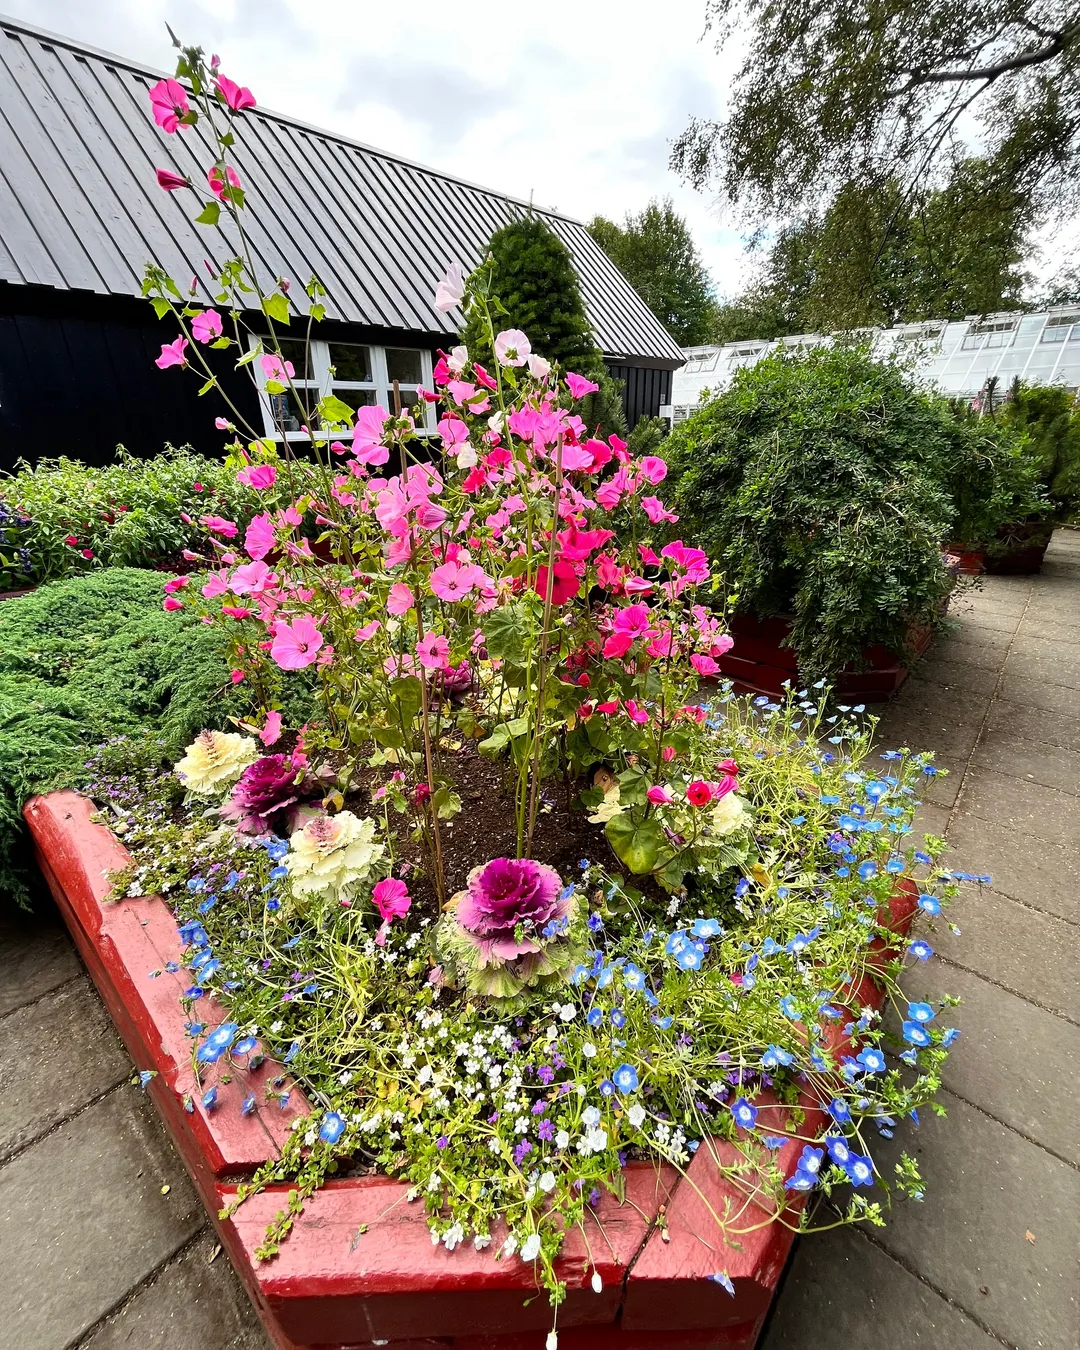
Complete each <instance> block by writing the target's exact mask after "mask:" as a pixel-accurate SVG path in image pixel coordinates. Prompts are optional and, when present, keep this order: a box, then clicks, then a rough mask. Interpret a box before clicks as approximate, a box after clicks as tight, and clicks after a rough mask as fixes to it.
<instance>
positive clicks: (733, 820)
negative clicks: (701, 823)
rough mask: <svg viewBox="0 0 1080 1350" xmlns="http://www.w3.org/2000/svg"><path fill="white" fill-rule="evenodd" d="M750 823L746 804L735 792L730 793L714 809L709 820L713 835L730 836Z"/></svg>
mask: <svg viewBox="0 0 1080 1350" xmlns="http://www.w3.org/2000/svg"><path fill="white" fill-rule="evenodd" d="M749 823H750V815H749V812H748V811H747V809H746V803H745V802H744V801H743V799H742V798H741V797H740V796H738V795H737V794H736V793H734V792H729V793H727V794H726V795H725V796H723V797H721V798H720V800H719V801H718V802H717V803H716V805H715V806H714V807H713V809H712V812H711V814H710V819H709V828H710V829H711V831H712V833H713V834H730V833H731V832H732V830H739V829H742V827H743V826H744V825H748V824H749Z"/></svg>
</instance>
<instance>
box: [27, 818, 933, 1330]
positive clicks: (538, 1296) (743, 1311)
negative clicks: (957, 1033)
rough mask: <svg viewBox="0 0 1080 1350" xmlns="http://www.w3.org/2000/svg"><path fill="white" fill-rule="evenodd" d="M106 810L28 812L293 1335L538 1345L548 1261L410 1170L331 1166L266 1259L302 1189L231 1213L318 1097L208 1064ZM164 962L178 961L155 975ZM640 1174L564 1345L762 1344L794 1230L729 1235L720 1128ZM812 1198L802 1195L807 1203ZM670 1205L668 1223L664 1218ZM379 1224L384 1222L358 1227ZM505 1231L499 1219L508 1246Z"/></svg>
mask: <svg viewBox="0 0 1080 1350" xmlns="http://www.w3.org/2000/svg"><path fill="white" fill-rule="evenodd" d="M93 811H94V808H93V806H92V804H91V803H90V802H89V801H87V799H86V798H84V797H81V796H79V795H78V794H76V793H73V792H56V793H51V794H49V795H48V796H45V797H35V798H33V799H32V800H31V801H30V802H29V803H28V805H27V807H26V810H25V812H24V814H25V817H26V820H27V823H28V824H29V827H30V831H31V834H32V836H33V840H34V847H35V852H36V855H37V858H38V861H39V863H40V865H41V869H42V872H43V873H44V875H45V878H46V880H47V881H48V883H49V886H50V888H51V890H52V892H53V894H54V895H55V897H56V900H57V903H58V904H59V906H60V909H61V911H62V913H63V915H64V918H65V920H66V922H67V924H68V927H69V928H70V930H71V933H72V936H73V937H74V939H75V942H76V945H77V946H78V948H79V951H80V952H81V954H82V956H83V959H84V960H85V962H86V965H87V967H88V969H89V971H90V974H91V975H92V977H93V979H94V983H95V984H96V985H97V988H98V990H99V992H100V994H101V996H102V998H103V999H104V1001H105V1004H106V1006H107V1007H108V1009H109V1012H110V1013H111V1015H112V1018H113V1021H114V1022H115V1023H116V1026H117V1029H118V1030H119V1032H120V1035H121V1036H122V1037H123V1039H124V1043H125V1044H126V1046H127V1048H128V1051H129V1052H130V1054H131V1056H132V1058H133V1060H134V1061H135V1064H136V1065H137V1067H139V1068H140V1069H148V1070H155V1071H156V1073H157V1076H156V1077H155V1078H153V1079H152V1080H151V1081H150V1084H149V1088H148V1091H149V1093H150V1096H151V1097H152V1098H153V1100H154V1103H155V1105H156V1106H157V1108H158V1110H159V1111H160V1113H161V1116H162V1118H163V1120H164V1122H165V1124H166V1126H167V1128H168V1130H169V1133H170V1134H171V1136H172V1139H173V1142H174V1144H175V1145H176V1148H177V1150H178V1151H179V1153H180V1155H181V1157H182V1158H183V1160H184V1162H185V1164H186V1165H187V1168H188V1171H189V1172H190V1173H191V1176H192V1179H193V1180H194V1182H195V1185H196V1186H197V1188H198V1190H199V1193H200V1195H201V1197H202V1199H203V1202H204V1204H205V1205H206V1208H207V1210H208V1211H209V1213H210V1215H211V1217H212V1218H213V1221H214V1223H215V1224H216V1225H217V1229H218V1233H219V1236H220V1239H221V1242H222V1244H223V1245H224V1247H225V1249H226V1251H227V1252H228V1253H229V1256H230V1257H231V1259H232V1262H233V1264H234V1266H235V1267H236V1270H237V1272H238V1273H239V1275H240V1277H241V1279H242V1280H243V1282H244V1284H245V1286H246V1288H247V1290H248V1293H249V1294H250V1296H251V1299H252V1302H253V1303H254V1305H255V1308H256V1310H257V1311H258V1313H259V1316H260V1317H261V1318H262V1320H263V1322H264V1324H265V1326H266V1329H267V1331H268V1333H269V1335H270V1337H271V1339H272V1341H273V1342H274V1344H275V1346H277V1347H278V1350H360V1348H361V1347H364V1348H365V1350H366V1348H367V1347H372V1346H379V1345H385V1346H389V1347H390V1350H540V1347H541V1346H542V1345H543V1344H544V1338H545V1336H546V1333H547V1331H548V1329H549V1328H550V1325H551V1310H550V1307H549V1305H548V1301H547V1298H546V1296H545V1295H544V1294H543V1293H542V1292H541V1293H538V1292H537V1289H536V1286H535V1282H534V1278H533V1271H532V1268H531V1266H527V1265H525V1264H524V1263H523V1262H521V1261H520V1260H519V1259H518V1258H516V1257H514V1258H511V1259H509V1260H502V1261H496V1260H494V1258H493V1257H492V1254H491V1250H490V1249H489V1250H488V1251H483V1252H476V1251H474V1250H473V1248H472V1246H471V1245H466V1246H464V1247H462V1248H459V1249H458V1250H456V1251H454V1252H447V1251H446V1250H445V1249H444V1248H443V1247H441V1246H440V1247H434V1246H433V1245H432V1242H431V1237H430V1234H429V1232H428V1228H427V1222H426V1217H425V1214H424V1212H423V1209H422V1207H421V1206H420V1205H419V1204H415V1203H414V1204H410V1203H408V1202H406V1200H405V1195H406V1192H407V1190H408V1187H407V1186H406V1185H405V1184H403V1183H400V1182H397V1181H392V1180H390V1179H389V1178H386V1177H364V1178H353V1179H345V1180H338V1181H331V1182H329V1183H328V1184H327V1185H326V1186H325V1187H324V1188H323V1189H322V1190H321V1191H319V1192H318V1193H317V1194H316V1195H315V1196H314V1197H313V1198H312V1199H311V1200H310V1201H309V1202H308V1204H307V1207H306V1209H305V1211H304V1214H303V1215H302V1216H301V1218H300V1219H299V1220H298V1221H297V1223H296V1227H295V1230H294V1232H293V1233H292V1235H291V1236H290V1237H289V1238H288V1239H287V1240H286V1241H285V1242H283V1243H282V1245H281V1252H280V1255H279V1256H277V1257H275V1258H274V1259H273V1260H272V1261H269V1262H263V1263H257V1262H256V1261H255V1257H254V1251H255V1248H256V1247H257V1246H258V1245H259V1244H260V1243H261V1241H262V1238H263V1234H264V1232H265V1229H266V1226H267V1223H268V1222H269V1221H270V1220H271V1219H272V1218H273V1217H274V1215H275V1214H276V1213H277V1212H278V1211H279V1210H281V1209H282V1208H283V1207H284V1204H285V1199H286V1196H287V1194H288V1190H289V1188H288V1187H287V1186H276V1187H273V1188H271V1189H270V1190H268V1191H266V1192H264V1193H262V1194H260V1195H258V1196H254V1197H252V1199H250V1200H248V1201H247V1202H246V1203H245V1204H244V1205H242V1206H241V1208H240V1209H239V1211H238V1212H237V1213H236V1215H235V1216H234V1217H233V1218H232V1219H229V1220H225V1221H221V1220H219V1219H218V1218H217V1214H218V1211H219V1209H221V1208H222V1207H223V1205H225V1204H227V1203H228V1201H229V1200H230V1198H231V1197H232V1196H233V1195H234V1194H235V1190H236V1186H237V1184H238V1182H239V1181H241V1180H242V1179H243V1178H244V1177H245V1176H250V1174H251V1173H252V1172H253V1171H254V1170H255V1169H256V1168H257V1167H258V1166H259V1164H260V1163H262V1162H263V1161H264V1160H266V1159H267V1158H269V1157H272V1156H275V1155H276V1153H277V1150H278V1149H279V1147H280V1145H281V1143H282V1142H283V1140H284V1139H285V1137H286V1135H287V1134H288V1131H289V1128H290V1126H291V1123H292V1121H293V1120H294V1119H296V1118H297V1117H298V1116H304V1115H306V1114H307V1112H308V1104H307V1102H306V1100H305V1099H304V1097H303V1094H302V1093H301V1091H300V1090H299V1089H298V1088H296V1087H295V1086H292V1089H291V1092H290V1095H289V1101H288V1104H287V1105H286V1107H285V1109H281V1108H279V1106H278V1105H277V1102H276V1099H275V1101H274V1102H271V1103H270V1104H269V1105H268V1104H267V1103H266V1102H265V1101H264V1100H263V1096H264V1085H265V1084H266V1082H267V1081H268V1080H270V1079H275V1080H276V1079H277V1078H278V1077H279V1076H284V1075H285V1073H286V1071H285V1070H284V1069H283V1068H282V1067H281V1066H280V1065H279V1064H276V1063H274V1062H273V1061H267V1062H265V1063H264V1064H263V1065H262V1066H261V1067H260V1068H259V1069H257V1070H255V1071H254V1072H247V1071H242V1070H238V1069H237V1067H236V1066H235V1065H232V1066H222V1065H220V1064H219V1065H214V1066H211V1067H210V1068H209V1070H206V1071H204V1072H203V1073H202V1074H201V1078H200V1080H199V1081H197V1080H196V1077H195V1074H194V1071H193V1067H192V1050H193V1043H192V1041H191V1039H190V1038H189V1037H188V1036H187V1034H186V1032H185V1029H184V1021H185V1016H184V1013H183V1010H182V1008H181V1005H180V1002H179V995H180V993H181V991H182V990H183V988H184V987H185V985H186V984H187V980H186V979H185V972H184V970H183V969H181V970H179V971H178V972H177V973H175V974H169V973H167V972H165V971H164V967H165V965H166V963H168V962H172V961H177V962H178V961H179V960H180V958H181V954H182V947H181V942H180V938H179V936H178V934H177V931H176V924H175V922H174V920H173V917H172V914H171V912H170V911H169V909H168V907H167V906H166V905H165V903H164V902H163V901H162V900H160V899H158V898H156V897H150V898H140V899H126V898H122V899H118V900H116V901H115V903H113V902H110V903H103V902H104V901H105V898H106V896H107V894H108V891H109V883H108V880H107V873H108V872H110V871H113V870H115V869H117V868H120V867H122V866H124V865H125V863H126V862H127V860H128V854H127V851H126V850H125V849H124V847H123V845H122V844H121V843H120V842H119V841H118V840H117V839H116V837H115V836H114V835H113V834H112V833H111V831H109V830H108V829H106V828H105V827H104V826H102V825H99V824H96V823H94V822H93V821H92V820H91V816H92V814H93ZM915 894H916V892H915V888H914V887H913V886H911V884H910V883H904V884H903V886H902V888H901V890H900V891H899V892H898V893H897V895H896V896H894V898H893V900H892V901H891V902H890V909H891V915H890V919H891V923H892V926H893V927H894V929H895V930H896V931H897V932H905V931H906V930H907V928H908V927H909V925H910V922H911V917H912V914H913V913H914V910H915V904H916V902H915ZM877 945H878V947H879V948H882V947H883V945H884V944H882V943H880V942H879V943H878V944H877ZM152 971H158V972H161V973H160V974H158V975H157V976H156V977H155V978H151V977H150V973H151V972H152ZM881 998H882V996H881V991H880V990H879V989H878V988H877V986H876V985H875V984H874V982H873V981H872V980H869V979H867V980H864V981H863V983H862V986H861V987H859V988H852V989H851V990H849V991H848V994H847V996H846V997H845V999H844V1001H845V1002H846V1003H848V1004H849V1006H850V1007H852V1008H855V1007H862V1006H865V1005H866V1004H867V1003H870V1004H873V1005H874V1006H880V1003H881ZM197 1007H198V1014H199V1017H200V1020H202V1021H204V1022H207V1023H208V1024H210V1025H212V1024H213V1023H215V1022H216V1021H218V1020H224V1010H223V1009H222V1008H221V1007H220V1006H215V1004H214V1001H213V1000H212V999H210V998H205V999H203V1000H201V1001H200V1003H199V1004H198V1005H197ZM829 1027H830V1032H831V1035H832V1037H833V1040H832V1042H831V1048H832V1049H833V1050H835V1049H836V1048H837V1047H838V1045H839V1042H840V1033H839V1031H838V1030H837V1029H836V1024H834V1023H830V1024H829ZM827 1052H828V1051H826V1053H827ZM220 1072H225V1073H227V1074H231V1076H232V1081H230V1082H229V1083H227V1084H226V1083H220V1084H219V1104H218V1105H217V1106H216V1107H215V1109H214V1110H213V1111H211V1112H209V1113H208V1112H207V1111H205V1110H204V1108H203V1107H202V1105H201V1098H202V1094H203V1092H204V1091H205V1090H206V1089H207V1088H208V1087H209V1086H210V1085H211V1084H212V1083H214V1082H216V1081H218V1075H219V1073H220ZM286 1086H288V1082H287V1080H286ZM249 1091H250V1092H253V1093H254V1095H255V1097H256V1099H257V1102H258V1105H257V1107H256V1109H255V1111H254V1112H253V1113H252V1114H251V1115H248V1116H243V1115H241V1114H240V1111H239V1106H240V1102H241V1100H242V1099H243V1097H244V1096H246V1095H247V1093H248V1092H249ZM757 1104H758V1107H759V1110H760V1112H761V1115H760V1116H759V1119H760V1120H762V1122H763V1123H765V1122H768V1125H769V1126H770V1127H771V1128H774V1129H775V1130H776V1132H781V1131H782V1130H783V1128H784V1119H785V1116H786V1109H785V1108H783V1107H781V1106H778V1105H777V1104H776V1102H775V1099H773V1100H772V1101H770V1099H769V1098H768V1096H767V1095H765V1094H763V1095H762V1096H761V1097H760V1098H759V1099H758V1103H757ZM801 1105H802V1106H803V1109H804V1110H806V1112H807V1121H806V1124H804V1125H803V1126H802V1127H801V1132H802V1133H803V1134H807V1133H809V1132H810V1128H811V1127H812V1126H813V1125H814V1124H815V1123H817V1124H819V1125H821V1126H824V1124H825V1121H826V1117H825V1115H824V1112H823V1111H822V1109H821V1106H820V1104H819V1103H818V1102H817V1100H816V1099H815V1098H813V1097H811V1096H810V1095H809V1094H804V1097H803V1099H801ZM770 1115H771V1116H772V1117H773V1119H772V1120H769V1116H770ZM713 1147H715V1149H716V1150H717V1154H718V1156H720V1157H721V1158H722V1159H723V1160H724V1161H729V1160H731V1161H733V1160H734V1157H735V1153H734V1150H733V1149H732V1148H731V1146H730V1145H727V1144H725V1143H723V1142H722V1141H719V1140H717V1141H713ZM801 1150H802V1143H801V1141H795V1140H789V1142H788V1143H787V1144H786V1145H784V1147H783V1148H781V1149H780V1150H779V1151H778V1155H777V1157H778V1161H779V1162H780V1165H781V1166H782V1167H784V1169H785V1171H786V1172H787V1173H791V1172H793V1171H794V1170H795V1163H796V1160H797V1158H798V1155H799V1154H800V1152H801ZM626 1180H627V1192H628V1196H629V1198H630V1199H631V1200H632V1201H633V1202H634V1203H633V1204H626V1205H621V1206H620V1205H619V1204H618V1203H617V1202H616V1201H615V1200H614V1199H613V1198H612V1197H610V1196H605V1197H604V1199H603V1201H602V1202H601V1204H600V1206H599V1208H598V1212H597V1218H596V1219H595V1220H593V1222H592V1227H591V1230H590V1231H589V1232H588V1235H587V1236H588V1246H586V1243H585V1241H584V1240H583V1238H582V1235H581V1234H580V1233H578V1232H576V1231H575V1232H572V1233H571V1234H570V1235H569V1236H568V1238H567V1240H566V1244H565V1247H564V1249H563V1253H562V1256H561V1257H560V1262H559V1267H560V1269H559V1273H560V1277H561V1278H563V1279H565V1281H566V1284H567V1297H566V1300H565V1302H564V1303H563V1304H562V1305H561V1307H560V1308H559V1313H558V1329H559V1347H560V1350H751V1347H753V1345H754V1343H755V1341H756V1340H757V1337H758V1333H759V1331H760V1329H761V1325H762V1323H763V1321H764V1318H765V1315H766V1313H767V1312H768V1309H769V1305H770V1303H771V1301H772V1298H773V1296H774V1294H775V1291H776V1286H777V1283H778V1281H779V1278H780V1275H781V1272H782V1271H783V1268H784V1263H785V1261H786V1259H787V1256H788V1253H789V1251H790V1248H791V1245H792V1241H793V1235H792V1233H791V1232H790V1230H789V1229H788V1228H786V1227H785V1226H783V1225H782V1224H779V1223H775V1222H773V1223H766V1224H763V1226H762V1227H760V1228H758V1229H757V1230H756V1231H755V1232H753V1233H751V1234H749V1235H748V1236H745V1237H742V1238H741V1239H740V1248H739V1249H736V1248H734V1247H726V1246H725V1245H724V1244H723V1242H722V1240H720V1239H719V1234H718V1232H717V1230H716V1224H715V1220H714V1219H713V1218H712V1217H711V1214H710V1207H711V1210H712V1212H713V1213H717V1214H722V1213H723V1212H724V1209H725V1205H726V1203H727V1202H728V1201H730V1202H732V1203H733V1204H734V1205H736V1206H737V1207H738V1208H740V1209H741V1208H743V1207H744V1206H745V1205H746V1203H747V1197H746V1195H745V1193H743V1192H741V1191H739V1190H738V1189H737V1188H736V1187H735V1186H734V1185H733V1184H732V1183H729V1182H727V1181H725V1180H724V1179H723V1178H721V1177H720V1176H719V1174H718V1172H717V1169H716V1167H715V1165H714V1163H713V1160H712V1157H711V1155H710V1148H709V1147H708V1146H707V1145H706V1144H703V1145H702V1147H701V1148H700V1149H699V1150H698V1152H697V1153H696V1154H695V1156H694V1158H693V1160H692V1162H691V1163H690V1166H689V1167H688V1169H687V1177H686V1179H682V1178H680V1176H679V1174H678V1172H677V1171H676V1169H675V1168H674V1167H671V1166H668V1165H666V1164H665V1165H662V1166H654V1165H652V1164H647V1163H631V1164H630V1165H629V1166H628V1167H627V1169H626ZM802 1199H803V1197H801V1196H795V1197H793V1200H792V1212H793V1213H794V1212H795V1208H794V1207H795V1206H796V1205H798V1204H799V1203H801V1201H802ZM755 1209H756V1207H754V1206H753V1205H752V1206H751V1212H754V1210H755ZM661 1210H663V1217H664V1219H665V1224H664V1225H663V1227H664V1228H665V1229H666V1233H665V1232H662V1231H661V1225H659V1224H658V1223H657V1219H658V1218H659V1217H661ZM759 1217H764V1216H763V1215H760V1214H759ZM363 1224H366V1225H367V1231H366V1232H365V1233H364V1234H363V1235H360V1233H359V1229H360V1227H361V1225H363ZM750 1226H752V1224H751V1223H741V1224H740V1227H750ZM710 1230H712V1232H713V1236H711V1237H709V1238H706V1237H705V1235H706V1234H709V1233H710ZM499 1240H500V1239H499V1237H498V1235H497V1234H493V1242H492V1248H494V1247H496V1246H497V1245H498V1242H499ZM594 1268H595V1269H596V1270H597V1271H598V1272H599V1274H600V1276H601V1279H602V1280H603V1286H604V1287H603V1290H602V1292H601V1293H599V1294H597V1293H594V1292H593V1290H592V1288H591V1285H590V1281H591V1278H592V1271H593V1269H594ZM719 1270H726V1271H727V1272H728V1274H729V1276H730V1278H731V1280H732V1281H733V1283H734V1286H735V1296H734V1297H731V1296H730V1295H729V1294H727V1293H726V1292H725V1291H724V1290H723V1289H722V1288H721V1286H720V1285H718V1284H717V1283H715V1282H714V1281H711V1280H709V1279H708V1278H707V1277H708V1276H709V1275H712V1274H714V1273H715V1272H717V1271H719ZM526 1300H530V1301H529V1302H528V1304H527V1306H526Z"/></svg>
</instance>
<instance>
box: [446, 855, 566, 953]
mask: <svg viewBox="0 0 1080 1350" xmlns="http://www.w3.org/2000/svg"><path fill="white" fill-rule="evenodd" d="M561 890H562V880H561V878H560V877H559V874H558V872H556V871H555V870H554V869H553V868H551V867H545V866H544V864H543V863H538V862H534V861H533V860H532V859H531V858H495V859H494V860H493V861H492V862H489V863H486V864H485V865H484V866H483V867H474V868H473V870H472V871H471V872H470V873H469V880H468V884H467V888H466V890H464V891H463V892H462V893H461V898H460V900H459V901H458V906H457V921H458V923H459V924H460V925H461V927H462V928H463V929H464V930H465V931H466V932H467V933H468V934H469V936H470V937H471V939H472V940H473V941H474V942H475V943H476V946H477V947H478V948H479V951H480V954H481V957H482V958H483V959H484V960H485V961H488V962H490V961H492V960H496V961H513V960H514V959H515V958H516V957H519V956H525V955H528V954H529V953H531V952H538V951H540V949H541V947H540V943H539V942H537V941H536V940H535V939H536V938H538V937H539V936H540V934H541V930H542V929H543V928H544V926H545V925H546V924H548V923H550V922H551V920H552V919H562V918H565V916H566V914H567V913H568V912H569V899H566V900H561V899H560V895H559V893H560V891H561Z"/></svg>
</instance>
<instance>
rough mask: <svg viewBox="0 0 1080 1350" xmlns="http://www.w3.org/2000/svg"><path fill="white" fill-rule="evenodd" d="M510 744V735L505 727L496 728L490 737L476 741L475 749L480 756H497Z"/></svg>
mask: <svg viewBox="0 0 1080 1350" xmlns="http://www.w3.org/2000/svg"><path fill="white" fill-rule="evenodd" d="M509 744H510V733H509V732H508V731H507V730H506V727H505V726H501V727H496V728H495V730H494V731H493V732H492V733H491V735H490V736H485V737H484V739H483V740H482V741H478V742H477V745H476V748H477V750H479V751H480V753H481V754H482V755H497V754H498V753H499V751H500V750H504V749H505V748H506V747H507V746H508V745H509Z"/></svg>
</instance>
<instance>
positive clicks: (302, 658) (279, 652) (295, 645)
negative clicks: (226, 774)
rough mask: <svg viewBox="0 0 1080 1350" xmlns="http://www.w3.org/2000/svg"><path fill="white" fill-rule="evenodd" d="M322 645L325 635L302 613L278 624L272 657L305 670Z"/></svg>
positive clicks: (286, 667) (288, 667)
mask: <svg viewBox="0 0 1080 1350" xmlns="http://www.w3.org/2000/svg"><path fill="white" fill-rule="evenodd" d="M443 640H444V641H445V638H444V639H443ZM322 645H323V635H322V634H321V633H320V632H319V630H318V629H317V628H316V627H315V625H314V624H313V623H312V622H311V620H310V619H309V618H307V617H305V616H304V615H300V617H299V618H297V619H295V620H294V621H293V622H292V624H291V625H290V624H287V623H284V622H279V623H278V624H277V626H276V627H275V629H274V641H273V643H272V644H271V646H270V659H271V660H273V661H276V662H277V664H278V665H279V666H280V667H281V668H282V670H303V669H304V667H305V666H310V665H311V663H312V662H313V661H314V660H315V659H316V658H317V657H318V655H319V648H320V647H321V646H322Z"/></svg>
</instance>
